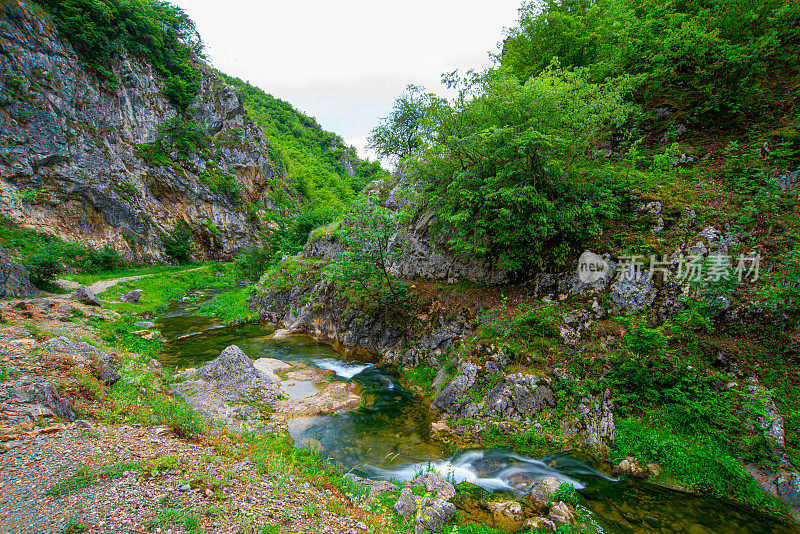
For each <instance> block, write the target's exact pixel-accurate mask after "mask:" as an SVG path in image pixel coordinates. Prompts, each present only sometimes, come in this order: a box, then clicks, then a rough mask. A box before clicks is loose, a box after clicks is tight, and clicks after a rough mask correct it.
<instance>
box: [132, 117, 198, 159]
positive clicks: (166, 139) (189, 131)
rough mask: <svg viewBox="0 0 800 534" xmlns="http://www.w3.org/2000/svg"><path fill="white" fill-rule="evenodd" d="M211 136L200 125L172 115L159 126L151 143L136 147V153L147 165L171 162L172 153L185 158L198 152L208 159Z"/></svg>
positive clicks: (179, 157)
mask: <svg viewBox="0 0 800 534" xmlns="http://www.w3.org/2000/svg"><path fill="white" fill-rule="evenodd" d="M210 147H211V137H210V136H209V135H208V132H207V131H206V129H205V128H203V127H202V126H201V125H199V124H197V123H196V122H193V121H186V120H183V119H181V118H180V117H173V118H172V119H170V120H169V121H167V122H166V123H164V124H163V125H161V126H160V127H159V130H158V135H157V136H156V140H155V141H154V142H153V143H144V144H141V145H139V147H138V148H137V152H136V155H137V156H139V157H140V158H142V159H144V160H145V161H146V162H147V163H148V164H149V165H152V166H164V165H171V164H173V161H172V155H171V154H172V153H175V154H176V156H177V157H178V159H180V160H184V161H185V160H187V159H188V158H189V156H190V155H192V154H200V155H203V156H205V157H206V159H209V158H210V156H211V153H210V152H209V149H210Z"/></svg>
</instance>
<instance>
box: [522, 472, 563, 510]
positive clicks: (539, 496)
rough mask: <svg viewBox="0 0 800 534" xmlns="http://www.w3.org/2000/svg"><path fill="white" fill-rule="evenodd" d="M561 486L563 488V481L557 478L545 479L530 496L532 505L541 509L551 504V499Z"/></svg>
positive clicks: (533, 489)
mask: <svg viewBox="0 0 800 534" xmlns="http://www.w3.org/2000/svg"><path fill="white" fill-rule="evenodd" d="M559 486H561V481H560V480H558V479H557V478H556V477H546V478H543V479H542V481H541V482H539V483H538V484H536V485H535V486H534V487H533V488H532V489H531V492H530V493H529V494H528V498H529V499H530V501H531V504H532V505H533V506H534V507H539V508H542V507H545V506H547V504H548V503H549V502H550V498H551V497H552V496H553V494H554V493H555V492H556V491H558V488H559Z"/></svg>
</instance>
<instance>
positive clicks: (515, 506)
mask: <svg viewBox="0 0 800 534" xmlns="http://www.w3.org/2000/svg"><path fill="white" fill-rule="evenodd" d="M486 506H487V507H488V508H489V510H490V511H491V512H492V523H493V526H494V527H495V528H499V529H501V530H504V531H506V532H516V531H518V530H519V529H520V527H522V524H523V523H524V521H525V516H524V515H523V513H522V505H521V504H520V503H518V502H516V501H489V502H487V503H486Z"/></svg>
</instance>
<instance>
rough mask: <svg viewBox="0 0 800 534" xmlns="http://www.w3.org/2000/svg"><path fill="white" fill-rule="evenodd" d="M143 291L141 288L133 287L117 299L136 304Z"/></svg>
mask: <svg viewBox="0 0 800 534" xmlns="http://www.w3.org/2000/svg"><path fill="white" fill-rule="evenodd" d="M142 293H143V291H142V290H141V289H134V290H133V291H128V292H127V293H125V294H124V295H122V296H121V297H120V298H119V300H121V301H122V302H127V303H129V304H136V303H137V302H139V299H140V298H142Z"/></svg>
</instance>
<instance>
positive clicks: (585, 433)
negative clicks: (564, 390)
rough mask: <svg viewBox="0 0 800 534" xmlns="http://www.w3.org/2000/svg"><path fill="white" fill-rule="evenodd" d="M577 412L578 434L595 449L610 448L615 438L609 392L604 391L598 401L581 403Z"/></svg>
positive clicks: (612, 400)
mask: <svg viewBox="0 0 800 534" xmlns="http://www.w3.org/2000/svg"><path fill="white" fill-rule="evenodd" d="M579 410H580V412H581V418H580V420H579V421H578V434H579V435H580V436H581V437H582V438H583V439H584V440H585V441H586V443H587V444H589V445H590V446H591V447H593V448H595V449H607V448H609V447H611V446H612V445H613V444H614V438H615V436H616V425H615V423H614V399H613V396H612V395H611V390H608V389H606V390H605V391H604V392H603V393H602V395H600V398H598V399H594V400H590V401H589V402H588V403H581V405H580V406H579Z"/></svg>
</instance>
